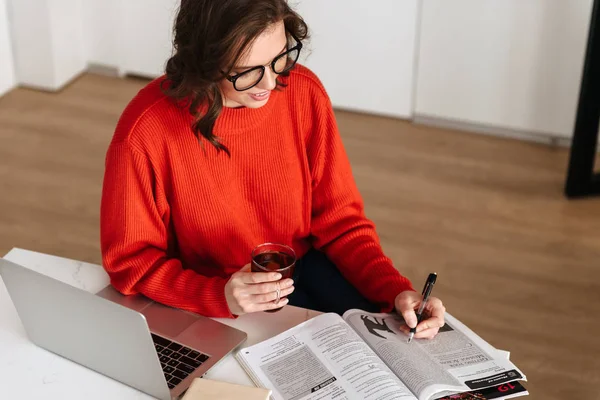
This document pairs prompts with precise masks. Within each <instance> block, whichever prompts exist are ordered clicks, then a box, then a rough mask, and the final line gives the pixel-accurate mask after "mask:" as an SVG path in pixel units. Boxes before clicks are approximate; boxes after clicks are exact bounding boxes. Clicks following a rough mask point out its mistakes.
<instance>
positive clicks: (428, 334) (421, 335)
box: [415, 328, 440, 339]
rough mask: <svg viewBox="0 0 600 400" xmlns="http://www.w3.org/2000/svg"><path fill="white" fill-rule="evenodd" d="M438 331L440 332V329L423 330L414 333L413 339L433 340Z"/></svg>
mask: <svg viewBox="0 0 600 400" xmlns="http://www.w3.org/2000/svg"><path fill="white" fill-rule="evenodd" d="M439 331H440V328H429V329H425V330H422V331H421V332H417V333H415V338H416V339H433V338H434V337H435V336H436V335H437V334H438V332H439Z"/></svg>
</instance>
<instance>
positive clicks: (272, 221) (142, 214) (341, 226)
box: [101, 66, 412, 317]
mask: <svg viewBox="0 0 600 400" xmlns="http://www.w3.org/2000/svg"><path fill="white" fill-rule="evenodd" d="M284 80H285V82H286V83H287V84H288V86H287V87H286V88H283V89H282V90H281V91H273V92H272V93H271V97H270V99H269V100H268V102H267V104H265V105H264V106H263V107H261V108H259V109H248V108H226V107H224V108H223V111H222V113H221V115H220V116H219V117H218V119H217V123H216V125H215V133H216V135H217V136H219V137H220V138H221V140H222V142H223V144H225V145H226V146H227V147H228V148H229V149H230V151H231V158H228V157H227V155H226V154H225V153H224V152H221V153H217V151H216V150H215V149H214V147H213V146H212V145H211V144H209V143H207V142H205V146H204V147H205V151H203V149H202V146H201V145H200V144H199V143H198V141H197V139H196V137H195V136H194V135H193V134H192V131H191V129H190V124H191V122H192V117H191V116H190V115H189V113H188V111H187V109H185V108H179V107H177V106H176V105H175V104H174V103H173V101H172V100H171V99H169V98H168V97H166V96H165V95H163V94H162V93H161V90H160V82H161V80H160V79H157V80H155V81H153V82H151V83H149V84H148V85H147V86H146V87H145V88H143V89H142V90H141V91H140V92H139V93H138V94H137V96H136V97H135V98H134V99H133V100H132V101H131V102H130V104H129V105H128V106H127V108H126V109H125V111H124V112H123V114H122V116H121V118H120V120H119V123H118V125H117V127H116V131H115V134H114V137H113V140H112V142H111V144H110V147H109V149H108V153H107V157H106V171H105V177H104V186H103V192H102V204H101V245H102V257H103V264H104V268H105V269H106V271H107V272H108V274H109V275H110V278H111V283H112V284H113V285H114V287H115V288H116V289H117V290H119V291H121V292H122V293H124V294H134V293H142V294H144V295H146V296H147V297H149V298H152V299H154V300H156V301H158V302H161V303H163V304H167V305H170V306H173V307H178V308H181V309H186V310H190V311H193V312H197V313H199V314H202V315H206V316H212V317H233V316H232V314H231V312H230V310H229V308H228V306H227V303H226V300H225V293H224V287H225V284H226V283H227V281H228V279H229V277H230V276H231V274H233V273H234V272H236V271H237V270H239V269H240V268H241V267H243V266H244V265H245V264H247V263H249V262H250V252H251V250H252V249H253V248H254V247H255V246H256V245H258V244H261V243H264V242H278V243H285V244H289V245H291V246H292V247H293V248H294V249H295V250H296V252H297V253H298V255H299V257H300V256H302V255H304V254H305V253H306V251H307V250H308V249H309V248H310V247H311V246H314V247H315V248H316V249H319V250H321V251H324V252H325V253H326V254H327V256H328V257H329V258H330V259H331V260H332V261H333V262H334V263H335V264H336V265H337V266H338V268H339V269H340V270H341V272H342V273H343V275H344V276H345V277H346V278H347V279H348V280H349V281H350V282H351V283H352V284H353V285H354V286H355V287H357V288H358V290H359V291H360V292H361V293H362V294H363V295H364V296H365V297H367V298H368V299H369V300H371V301H372V302H374V303H376V304H379V305H380V306H381V308H382V310H383V311H389V310H391V309H392V308H393V303H394V298H395V297H396V295H398V293H400V292H401V291H403V290H407V289H412V287H411V284H410V282H409V281H408V280H407V279H406V278H404V277H403V276H401V275H400V273H399V272H398V271H397V270H396V269H395V268H394V267H393V265H392V262H391V261H390V259H388V258H387V257H386V256H385V255H384V254H383V252H382V249H381V246H380V244H379V241H378V237H377V235H376V232H375V228H374V226H373V224H372V222H371V221H370V220H368V219H367V218H366V217H365V214H364V210H363V203H362V199H361V197H360V194H359V192H358V191H357V188H356V185H355V183H354V179H353V177H352V171H351V168H350V164H349V162H348V159H347V157H346V153H345V151H344V147H343V145H342V142H341V140H340V136H339V134H338V129H337V125H336V122H335V118H334V114H333V110H332V107H331V103H330V101H329V98H328V96H327V94H326V92H325V90H324V88H323V86H322V85H321V83H320V82H319V80H318V79H317V77H316V76H315V75H314V74H313V73H312V72H311V71H309V70H308V69H307V68H305V67H302V66H297V67H296V68H295V70H293V71H292V72H291V74H290V76H289V77H288V78H284Z"/></svg>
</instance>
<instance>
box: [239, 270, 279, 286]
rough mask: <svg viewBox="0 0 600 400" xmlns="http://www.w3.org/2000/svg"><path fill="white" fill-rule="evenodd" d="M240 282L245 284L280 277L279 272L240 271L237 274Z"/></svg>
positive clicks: (275, 279) (274, 279)
mask: <svg viewBox="0 0 600 400" xmlns="http://www.w3.org/2000/svg"><path fill="white" fill-rule="evenodd" d="M239 276H240V279H241V281H242V283H245V284H247V285H249V284H253V283H263V282H274V281H278V280H280V279H281V274H280V273H279V272H242V273H240V274H239Z"/></svg>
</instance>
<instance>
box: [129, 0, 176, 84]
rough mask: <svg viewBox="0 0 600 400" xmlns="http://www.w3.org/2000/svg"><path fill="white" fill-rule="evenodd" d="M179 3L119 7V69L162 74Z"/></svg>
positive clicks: (141, 1) (135, 0) (158, 0)
mask: <svg viewBox="0 0 600 400" xmlns="http://www.w3.org/2000/svg"><path fill="white" fill-rule="evenodd" d="M179 3H180V0H127V1H123V2H122V5H121V13H120V14H121V15H122V18H123V20H122V21H121V24H122V25H121V26H122V30H123V29H124V30H125V32H123V31H121V37H120V40H121V46H122V52H123V53H122V59H121V70H122V72H125V73H130V74H136V75H140V76H147V77H151V78H153V77H156V76H159V75H161V74H163V73H164V68H165V63H166V62H167V60H168V58H169V57H170V56H171V53H172V48H173V45H172V41H173V39H172V38H173V35H172V31H173V22H174V19H175V15H176V11H177V7H178V6H179Z"/></svg>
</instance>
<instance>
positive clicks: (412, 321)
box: [396, 292, 420, 328]
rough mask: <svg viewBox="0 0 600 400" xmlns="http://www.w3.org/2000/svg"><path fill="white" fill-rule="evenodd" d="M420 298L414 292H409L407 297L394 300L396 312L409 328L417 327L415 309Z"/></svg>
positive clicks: (403, 296)
mask: <svg viewBox="0 0 600 400" xmlns="http://www.w3.org/2000/svg"><path fill="white" fill-rule="evenodd" d="M419 301H420V296H419V294H417V293H416V292H411V293H409V294H408V295H406V296H405V295H401V296H398V298H397V299H396V310H397V311H398V312H400V314H402V317H403V318H404V322H406V325H408V326H409V327H410V328H414V327H415V326H417V314H416V313H415V308H416V307H417V305H418V304H419Z"/></svg>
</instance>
